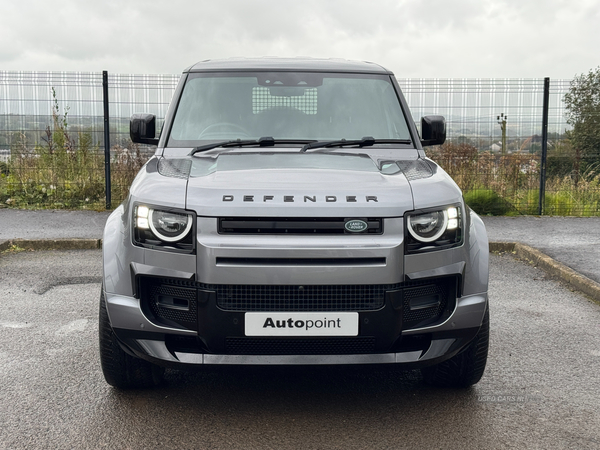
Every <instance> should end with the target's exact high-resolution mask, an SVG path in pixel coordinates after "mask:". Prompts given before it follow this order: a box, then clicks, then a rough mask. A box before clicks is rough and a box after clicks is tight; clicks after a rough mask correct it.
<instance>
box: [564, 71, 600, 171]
mask: <svg viewBox="0 0 600 450" xmlns="http://www.w3.org/2000/svg"><path fill="white" fill-rule="evenodd" d="M564 102H565V108H566V115H567V123H568V124H569V125H571V126H572V127H573V129H572V130H570V131H569V132H568V133H567V134H568V137H569V139H570V140H571V144H572V145H573V148H574V149H575V151H576V152H580V155H581V157H583V158H590V157H592V158H594V159H597V158H598V157H599V156H600V66H599V67H597V68H596V69H595V70H590V71H589V73H587V74H581V75H579V76H576V77H575V78H574V79H573V80H572V81H571V87H570V88H569V92H567V93H566V94H565V96H564Z"/></svg>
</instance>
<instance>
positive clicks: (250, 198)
mask: <svg viewBox="0 0 600 450" xmlns="http://www.w3.org/2000/svg"><path fill="white" fill-rule="evenodd" d="M298 197H300V196H298ZM241 198H242V201H244V202H251V203H253V202H259V201H262V202H263V203H267V202H271V201H277V198H276V197H275V196H274V195H263V197H262V200H261V199H260V197H258V196H256V195H242V196H241ZM359 198H360V197H357V196H356V195H346V197H345V199H344V198H343V197H342V198H340V199H339V200H338V197H337V196H336V195H326V196H325V197H323V198H319V197H318V196H317V195H304V196H303V200H299V199H298V200H297V199H296V196H295V195H284V196H283V197H281V200H283V202H285V203H295V202H300V201H303V202H304V203H307V202H311V203H317V202H326V203H336V202H338V201H340V202H343V201H346V202H347V203H357V202H359V201H360V200H359ZM223 201H224V202H233V201H235V195H224V196H223ZM364 202H365V203H369V202H375V203H378V202H379V200H377V196H376V195H365V197H364Z"/></svg>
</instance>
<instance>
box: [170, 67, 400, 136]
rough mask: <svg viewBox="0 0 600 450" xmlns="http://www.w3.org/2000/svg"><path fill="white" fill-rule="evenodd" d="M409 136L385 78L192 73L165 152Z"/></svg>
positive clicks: (297, 73)
mask: <svg viewBox="0 0 600 450" xmlns="http://www.w3.org/2000/svg"><path fill="white" fill-rule="evenodd" d="M365 136H372V137H374V138H375V139H402V140H405V139H410V134H409V132H408V127H407V124H406V120H405V118H404V114H403V113H402V109H401V107H400V102H399V100H398V96H397V95H396V92H395V90H394V87H393V85H392V82H391V80H390V78H389V76H387V75H368V74H336V73H331V74H330V73H314V72H306V73H304V72H273V73H267V72H255V73H232V72H229V73H195V74H194V73H192V74H190V75H189V77H188V80H187V82H186V85H185V87H184V90H183V93H182V96H181V99H180V101H179V105H178V107H177V112H176V115H175V119H174V121H173V126H172V129H171V133H170V136H169V141H168V146H169V147H192V146H198V145H202V144H204V143H207V142H210V141H215V140H229V139H232V140H233V139H242V140H246V139H258V138H261V137H273V138H274V139H276V140H288V139H289V140H307V141H308V140H337V139H361V138H363V137H365Z"/></svg>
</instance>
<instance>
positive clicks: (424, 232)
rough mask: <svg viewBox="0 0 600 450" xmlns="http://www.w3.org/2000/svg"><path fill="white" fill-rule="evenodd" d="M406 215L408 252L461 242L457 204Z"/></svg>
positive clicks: (460, 221)
mask: <svg viewBox="0 0 600 450" xmlns="http://www.w3.org/2000/svg"><path fill="white" fill-rule="evenodd" d="M406 217H407V218H406V228H407V229H408V236H407V240H406V241H407V242H406V249H407V252H408V253H411V252H416V251H428V250H439V249H442V248H449V247H454V246H457V245H460V244H461V243H462V220H461V213H460V207H459V206H457V205H452V206H448V207H444V208H436V209H430V210H427V211H421V212H415V213H409V214H407V215H406Z"/></svg>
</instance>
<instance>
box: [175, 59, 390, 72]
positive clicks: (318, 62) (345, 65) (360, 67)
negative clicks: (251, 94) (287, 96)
mask: <svg viewBox="0 0 600 450" xmlns="http://www.w3.org/2000/svg"><path fill="white" fill-rule="evenodd" d="M278 70H297V71H319V72H350V73H379V74H391V72H390V71H389V70H387V69H385V68H384V67H381V66H380V65H379V64H375V63H371V62H366V61H348V60H345V59H316V58H276V57H264V58H228V59H208V60H206V61H200V62H199V63H196V64H194V65H193V66H191V67H188V68H187V69H186V70H184V73H185V72H217V71H219V72H220V71H278Z"/></svg>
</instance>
